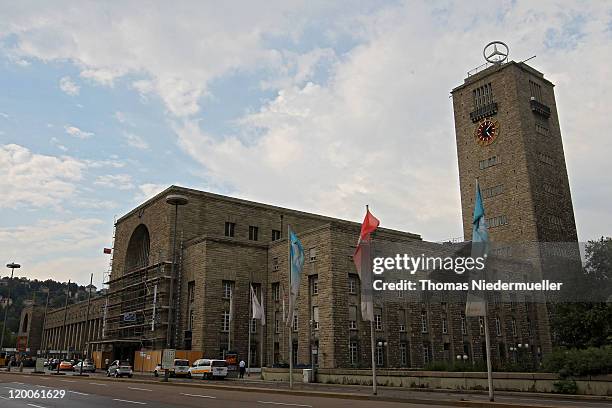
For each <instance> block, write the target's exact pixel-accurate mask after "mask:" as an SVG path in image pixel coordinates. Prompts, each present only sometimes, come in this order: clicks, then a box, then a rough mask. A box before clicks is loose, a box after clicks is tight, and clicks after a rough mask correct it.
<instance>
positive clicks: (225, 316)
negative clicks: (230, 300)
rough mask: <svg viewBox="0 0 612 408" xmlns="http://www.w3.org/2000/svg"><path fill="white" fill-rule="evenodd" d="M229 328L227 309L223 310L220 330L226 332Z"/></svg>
mask: <svg viewBox="0 0 612 408" xmlns="http://www.w3.org/2000/svg"><path fill="white" fill-rule="evenodd" d="M229 329H230V312H229V310H224V311H223V321H222V327H221V331H224V332H228V331H229Z"/></svg>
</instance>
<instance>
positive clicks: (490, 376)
mask: <svg viewBox="0 0 612 408" xmlns="http://www.w3.org/2000/svg"><path fill="white" fill-rule="evenodd" d="M476 194H477V197H480V183H479V181H478V177H476ZM476 205H478V203H476V202H475V203H474V206H476ZM483 214H484V206H483ZM485 228H486V224H485ZM472 235H473V234H472ZM487 237H488V236H487ZM473 242H474V237H473V236H472V245H474V244H473ZM485 248H486V247H485ZM484 257H485V259H486V257H487V251H486V249H485V251H484ZM484 274H485V276H484V278H485V280H486V279H487V269H486V267H485V269H484ZM483 298H484V311H485V315H484V327H485V347H486V355H487V383H488V386H489V401H491V402H493V401H495V390H494V389H493V367H492V362H491V338H490V337H491V336H490V335H489V303H488V302H487V298H486V296H483Z"/></svg>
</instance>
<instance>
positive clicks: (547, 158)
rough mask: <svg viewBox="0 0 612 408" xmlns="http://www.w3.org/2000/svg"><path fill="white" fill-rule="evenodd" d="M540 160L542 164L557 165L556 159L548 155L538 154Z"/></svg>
mask: <svg viewBox="0 0 612 408" xmlns="http://www.w3.org/2000/svg"><path fill="white" fill-rule="evenodd" d="M538 159H539V160H540V162H542V163H544V164H548V165H549V166H554V165H555V159H553V158H552V157H550V156H549V155H547V154H546V153H542V152H538Z"/></svg>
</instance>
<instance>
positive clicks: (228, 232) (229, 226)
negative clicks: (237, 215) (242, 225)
mask: <svg viewBox="0 0 612 408" xmlns="http://www.w3.org/2000/svg"><path fill="white" fill-rule="evenodd" d="M235 229H236V224H235V223H233V222H229V221H228V222H226V223H225V236H226V237H233V236H234V231H235Z"/></svg>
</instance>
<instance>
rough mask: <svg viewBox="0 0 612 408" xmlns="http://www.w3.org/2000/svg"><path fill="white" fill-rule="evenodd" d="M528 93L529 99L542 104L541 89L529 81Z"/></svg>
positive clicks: (538, 85)
mask: <svg viewBox="0 0 612 408" xmlns="http://www.w3.org/2000/svg"><path fill="white" fill-rule="evenodd" d="M529 91H530V93H531V99H535V100H536V101H538V102H542V87H541V86H540V84H537V83H535V82H533V81H529Z"/></svg>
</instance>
